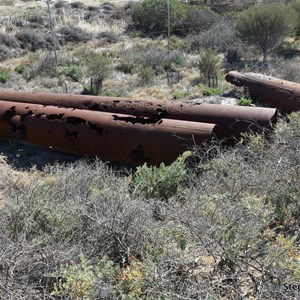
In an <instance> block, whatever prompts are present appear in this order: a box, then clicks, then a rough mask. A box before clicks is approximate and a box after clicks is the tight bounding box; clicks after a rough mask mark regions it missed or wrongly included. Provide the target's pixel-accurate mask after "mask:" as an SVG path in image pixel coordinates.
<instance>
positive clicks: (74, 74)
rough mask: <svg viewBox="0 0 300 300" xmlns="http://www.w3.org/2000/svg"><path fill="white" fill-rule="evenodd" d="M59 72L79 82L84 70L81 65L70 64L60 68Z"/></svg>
mask: <svg viewBox="0 0 300 300" xmlns="http://www.w3.org/2000/svg"><path fill="white" fill-rule="evenodd" d="M59 71H60V73H62V74H64V75H66V76H68V77H70V78H72V79H73V81H76V82H79V81H80V80H81V79H82V78H83V76H84V75H85V73H86V72H85V70H84V69H83V67H81V66H77V65H70V66H68V67H62V68H60V70H59Z"/></svg>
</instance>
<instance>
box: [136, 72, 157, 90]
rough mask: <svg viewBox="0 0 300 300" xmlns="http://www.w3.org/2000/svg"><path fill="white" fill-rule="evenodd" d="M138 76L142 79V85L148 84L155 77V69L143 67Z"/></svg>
mask: <svg viewBox="0 0 300 300" xmlns="http://www.w3.org/2000/svg"><path fill="white" fill-rule="evenodd" d="M138 77H139V79H140V85H142V86H143V85H147V84H149V83H150V82H151V81H153V79H154V78H155V71H154V70H153V69H152V68H150V67H142V68H141V69H140V70H139V73H138Z"/></svg>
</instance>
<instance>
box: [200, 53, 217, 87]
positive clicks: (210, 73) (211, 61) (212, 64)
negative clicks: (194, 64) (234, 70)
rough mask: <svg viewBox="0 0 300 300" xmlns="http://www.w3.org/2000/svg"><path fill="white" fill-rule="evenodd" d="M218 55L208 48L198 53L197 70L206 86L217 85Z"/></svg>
mask: <svg viewBox="0 0 300 300" xmlns="http://www.w3.org/2000/svg"><path fill="white" fill-rule="evenodd" d="M219 63H220V60H219V57H218V56H217V55H216V54H215V53H214V52H213V51H212V50H211V49H208V50H207V51H204V52H203V53H202V54H201V55H200V60H199V70H200V74H201V75H202V76H203V77H204V79H205V81H206V84H207V85H208V86H213V87H215V86H218V73H219V68H220V66H219Z"/></svg>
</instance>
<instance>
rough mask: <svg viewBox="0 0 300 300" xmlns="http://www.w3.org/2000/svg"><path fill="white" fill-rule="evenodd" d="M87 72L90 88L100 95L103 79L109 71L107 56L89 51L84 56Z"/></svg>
mask: <svg viewBox="0 0 300 300" xmlns="http://www.w3.org/2000/svg"><path fill="white" fill-rule="evenodd" d="M85 61H86V65H87V68H88V74H90V76H91V90H92V91H94V94H95V95H101V93H102V87H103V81H104V79H105V78H106V77H107V76H108V75H109V73H110V71H111V65H110V60H109V58H108V57H107V56H106V55H104V54H98V53H90V54H88V55H87V56H86V57H85Z"/></svg>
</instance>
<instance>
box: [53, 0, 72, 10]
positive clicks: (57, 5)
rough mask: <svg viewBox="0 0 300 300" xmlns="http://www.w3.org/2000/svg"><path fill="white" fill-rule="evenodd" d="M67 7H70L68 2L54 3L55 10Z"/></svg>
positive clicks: (60, 0) (62, 0) (63, 0)
mask: <svg viewBox="0 0 300 300" xmlns="http://www.w3.org/2000/svg"><path fill="white" fill-rule="evenodd" d="M69 6H70V4H69V2H68V1H65V0H59V1H57V2H55V3H54V7H55V8H57V9H60V8H68V7H69Z"/></svg>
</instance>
